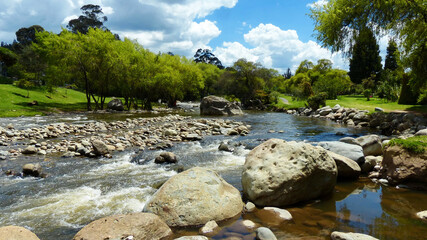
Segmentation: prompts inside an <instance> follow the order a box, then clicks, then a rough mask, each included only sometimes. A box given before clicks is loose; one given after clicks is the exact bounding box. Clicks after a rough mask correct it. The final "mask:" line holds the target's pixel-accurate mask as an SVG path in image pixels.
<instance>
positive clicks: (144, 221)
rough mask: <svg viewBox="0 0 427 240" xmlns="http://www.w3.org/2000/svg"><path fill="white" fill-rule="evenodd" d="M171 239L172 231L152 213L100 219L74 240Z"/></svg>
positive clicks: (86, 227) (83, 229) (81, 231)
mask: <svg viewBox="0 0 427 240" xmlns="http://www.w3.org/2000/svg"><path fill="white" fill-rule="evenodd" d="M130 236H132V237H133V238H132V239H135V240H137V239H169V238H171V236H172V230H171V229H170V228H169V227H168V226H167V225H166V223H165V222H163V221H162V220H161V219H160V218H159V217H158V216H156V215H154V214H151V213H131V214H127V215H116V216H110V217H105V218H101V219H98V220H96V221H93V222H91V223H89V224H88V225H87V226H85V227H84V228H82V229H81V230H80V231H79V232H78V233H77V234H76V235H75V236H74V238H73V240H92V239H126V238H128V237H130Z"/></svg>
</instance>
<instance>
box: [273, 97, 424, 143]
mask: <svg viewBox="0 0 427 240" xmlns="http://www.w3.org/2000/svg"><path fill="white" fill-rule="evenodd" d="M276 111H279V112H286V113H287V114H293V115H299V116H307V117H313V118H320V119H328V120H332V121H335V122H338V123H342V124H345V125H347V126H348V127H355V128H363V127H369V128H374V129H378V130H379V131H380V132H381V134H383V135H386V136H390V135H406V134H415V133H416V132H417V131H419V130H422V129H425V128H426V126H427V119H426V118H425V117H423V116H422V115H421V114H414V113H385V112H383V110H382V109H380V108H376V112H375V113H372V114H369V111H367V110H358V109H355V108H344V107H341V106H340V105H339V104H337V105H335V106H334V107H330V106H325V107H322V108H319V109H317V110H313V109H311V108H298V109H294V110H285V109H276Z"/></svg>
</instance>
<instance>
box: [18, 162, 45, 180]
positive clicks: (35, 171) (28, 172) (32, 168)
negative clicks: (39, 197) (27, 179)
mask: <svg viewBox="0 0 427 240" xmlns="http://www.w3.org/2000/svg"><path fill="white" fill-rule="evenodd" d="M22 173H23V174H24V176H32V177H40V176H41V174H42V166H41V165H40V164H38V163H36V164H32V163H27V164H25V165H24V166H23V167H22Z"/></svg>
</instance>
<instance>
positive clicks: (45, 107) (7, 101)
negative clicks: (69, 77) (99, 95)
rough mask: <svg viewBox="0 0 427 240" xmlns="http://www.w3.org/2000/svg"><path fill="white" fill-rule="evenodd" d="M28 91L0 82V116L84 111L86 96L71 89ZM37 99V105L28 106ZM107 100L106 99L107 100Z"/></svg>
mask: <svg viewBox="0 0 427 240" xmlns="http://www.w3.org/2000/svg"><path fill="white" fill-rule="evenodd" d="M27 94H28V92H27V90H25V89H21V88H18V87H16V86H13V85H11V84H0V117H18V116H34V115H46V114H48V113H61V112H69V111H85V110H86V96H85V94H84V93H82V92H79V91H75V90H72V89H65V88H57V89H56V90H55V92H54V93H48V92H47V91H44V90H43V89H33V90H30V91H29V97H28V98H27V97H26V96H27ZM32 101H37V102H38V105H36V106H28V103H30V102H32ZM107 101H108V100H107Z"/></svg>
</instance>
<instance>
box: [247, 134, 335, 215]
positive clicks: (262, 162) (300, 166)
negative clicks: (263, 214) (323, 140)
mask: <svg viewBox="0 0 427 240" xmlns="http://www.w3.org/2000/svg"><path fill="white" fill-rule="evenodd" d="M336 179H337V166H336V164H335V162H334V160H333V159H332V158H331V157H330V156H329V155H328V153H327V152H326V151H325V150H324V149H322V148H320V147H314V146H312V145H310V144H306V143H302V142H286V141H284V140H280V139H270V140H268V141H267V142H264V143H262V144H261V145H259V146H257V147H256V148H254V149H253V150H252V151H251V152H250V153H249V154H248V155H247V157H246V162H245V164H244V166H243V174H242V187H243V193H244V194H245V195H246V196H247V197H248V199H249V200H250V201H252V202H254V203H255V204H256V205H259V206H275V207H281V206H286V205H290V204H293V203H297V202H300V201H306V200H311V199H315V198H317V197H320V196H322V195H326V194H329V193H330V192H331V191H332V190H333V188H334V186H335V183H336Z"/></svg>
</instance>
